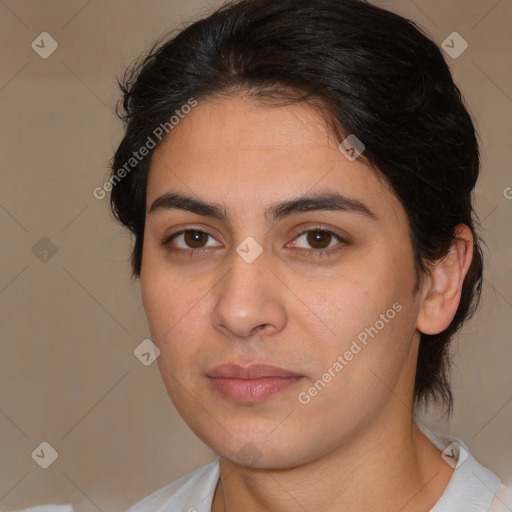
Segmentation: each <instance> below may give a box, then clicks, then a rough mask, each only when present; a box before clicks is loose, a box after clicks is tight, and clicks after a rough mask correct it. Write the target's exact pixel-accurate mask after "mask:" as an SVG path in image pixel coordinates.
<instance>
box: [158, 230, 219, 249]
mask: <svg viewBox="0 0 512 512" xmlns="http://www.w3.org/2000/svg"><path fill="white" fill-rule="evenodd" d="M162 243H163V245H164V246H165V247H167V248H168V249H169V250H171V251H181V252H189V253H193V251H195V250H201V249H207V248H209V247H210V248H211V247H222V244H221V243H219V242H217V241H216V240H215V238H214V237H213V236H212V235H210V233H207V232H206V231H201V230H200V229H184V230H183V231H179V232H178V233H174V234H173V235H171V236H169V237H167V238H166V239H164V240H163V242H162Z"/></svg>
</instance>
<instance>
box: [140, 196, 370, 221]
mask: <svg viewBox="0 0 512 512" xmlns="http://www.w3.org/2000/svg"><path fill="white" fill-rule="evenodd" d="M175 209H177V210H186V211H189V212H192V213H196V214H197V215H203V216H206V217H213V218H215V219H219V220H221V221H227V222H229V221H230V216H229V214H228V213H227V211H226V210H225V209H224V208H223V206H222V205H220V204H219V203H208V202H206V201H203V200H201V199H197V198H194V197H191V196H188V195H184V194H180V193H176V192H167V193H165V194H163V195H161V196H160V197H158V198H157V199H155V200H154V201H153V203H152V204H151V207H150V208H149V210H148V213H149V214H150V213H154V212H158V211H166V210H175ZM322 210H323V211H341V212H347V213H353V214H357V215H361V216H363V217H366V218H368V219H370V220H373V221H377V220H378V217H377V215H375V213H374V212H372V210H370V208H369V207H368V206H366V205H365V204H364V203H362V202H361V201H358V200H357V199H351V198H349V197H346V196H344V195H343V194H341V193H340V192H331V191H329V192H327V191H324V192H318V193H315V194H309V195H304V196H301V197H297V198H294V199H290V200H287V201H284V202H280V203H275V204H273V205H272V206H271V207H270V208H269V209H268V210H267V211H266V212H265V218H266V220H267V221H268V222H269V223H273V222H276V221H278V220H281V219H284V218H285V217H289V216H290V215H293V214H296V213H303V212H312V211H322Z"/></svg>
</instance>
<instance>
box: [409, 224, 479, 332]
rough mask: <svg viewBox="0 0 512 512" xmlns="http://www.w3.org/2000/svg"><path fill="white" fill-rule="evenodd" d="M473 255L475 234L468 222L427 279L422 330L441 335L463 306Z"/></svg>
mask: <svg viewBox="0 0 512 512" xmlns="http://www.w3.org/2000/svg"><path fill="white" fill-rule="evenodd" d="M472 258H473V233H472V232H471V230H470V229H469V228H468V226H466V225H465V224H459V225H457V226H456V228H455V230H454V239H453V241H452V244H451V247H450V250H449V252H448V254H447V255H446V256H445V257H444V258H441V259H440V260H439V261H437V262H436V265H435V267H434V268H433V270H432V271H431V273H430V275H429V276H428V277H427V278H425V280H424V283H423V289H422V299H421V304H420V309H419V312H418V321H417V324H416V328H417V329H418V330H419V331H420V332H422V333H424V334H438V333H440V332H442V331H444V330H445V329H446V328H447V327H448V326H449V325H450V323H451V321H452V320H453V317H454V316H455V313H456V312H457V308H458V307H459V302H460V296H461V293H462V285H463V283H464V278H465V277H466V274H467V272H468V270H469V267H470V265H471V260H472Z"/></svg>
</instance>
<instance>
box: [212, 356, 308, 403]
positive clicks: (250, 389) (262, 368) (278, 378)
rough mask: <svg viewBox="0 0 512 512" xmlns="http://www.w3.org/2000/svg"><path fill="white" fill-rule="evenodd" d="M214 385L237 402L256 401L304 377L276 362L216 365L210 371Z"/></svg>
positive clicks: (218, 390)
mask: <svg viewBox="0 0 512 512" xmlns="http://www.w3.org/2000/svg"><path fill="white" fill-rule="evenodd" d="M207 377H208V380H209V382H210V385H211V386H212V388H213V389H214V390H215V391H216V392H217V393H219V394H220V395H221V396H223V397H224V398H227V399H229V400H232V401H235V402H242V403H257V402H261V401H263V400H266V399H268V398H270V397H271V396H273V395H275V394H277V393H279V392H282V391H284V390H285V389H288V388H290V387H291V386H293V385H295V384H297V383H298V382H299V381H301V380H302V379H304V376H302V375H298V374H296V373H294V372H291V371H289V370H285V369H283V368H278V367H277V366H271V365H264V364H253V365H251V366H248V367H245V368H244V367H242V366H239V365H235V364H225V365H220V366H216V367H215V368H213V369H212V370H210V371H209V372H208V374H207Z"/></svg>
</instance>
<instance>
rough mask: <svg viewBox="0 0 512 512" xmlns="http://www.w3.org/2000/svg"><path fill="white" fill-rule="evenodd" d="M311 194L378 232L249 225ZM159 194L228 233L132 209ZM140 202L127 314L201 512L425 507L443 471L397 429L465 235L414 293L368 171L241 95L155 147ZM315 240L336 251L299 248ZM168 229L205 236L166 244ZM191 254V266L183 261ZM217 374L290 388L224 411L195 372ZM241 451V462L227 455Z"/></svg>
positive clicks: (300, 114)
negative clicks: (203, 484) (148, 344)
mask: <svg viewBox="0 0 512 512" xmlns="http://www.w3.org/2000/svg"><path fill="white" fill-rule="evenodd" d="M319 191H331V192H335V191H337V192H341V193H342V194H344V195H345V196H347V197H349V198H351V199H356V200H359V201H361V202H362V203H364V204H365V205H366V206H367V207H368V208H369V209H370V210H371V211H372V212H373V213H374V214H375V215H376V217H377V220H372V219H370V218H368V217H366V216H364V215H361V214H358V213H354V212H343V211H324V210H317V211H310V212H299V213H294V214H293V215H290V216H289V217H285V218H282V219H280V220H277V221H274V222H269V221H268V219H266V218H265V216H264V213H265V211H266V210H267V209H268V208H270V207H271V206H272V205H273V204H274V203H277V202H282V201H287V200H291V199H294V198H297V197H300V196H302V195H306V194H311V193H315V192H319ZM167 192H175V193H181V194H186V195H189V196H192V197H194V198H199V199H202V200H204V201H208V202H215V203H218V204H219V205H222V207H223V208H224V209H225V210H226V211H227V213H228V215H229V221H223V220H219V219H216V218H212V217H209V216H205V215H198V214H197V213H193V212H190V211H185V210H181V209H156V210H154V211H152V212H149V210H150V207H151V205H152V203H153V201H155V199H157V198H158V197H160V196H161V195H162V194H164V193H167ZM147 205H148V213H147V215H146V226H145V234H144V246H143V258H142V270H141V286H142V297H143V302H144V307H145V310H146V313H147V316H148V321H149V324H150V329H151V334H152V339H153V341H154V343H155V344H156V345H157V346H158V347H159V349H160V351H161V355H160V357H159V358H158V364H159V368H160V371H161V374H162V378H163V380H164V383H165V386H166V388H167V391H168V393H169V396H170V397H171V399H172V401H173V403H174V405H175V407H176V408H177V410H178V412H179V413H180V415H181V416H182V417H183V419H184V420H185V421H186V422H187V424H188V425H189V426H190V428H191V429H192V430H193V431H194V432H195V433H196V434H197V436H198V437H199V438H200V439H202V440H203V441H204V442H205V443H206V444H207V445H208V446H210V447H211V448H212V450H214V451H215V452H216V453H217V454H218V455H219V458H220V472H221V481H220V482H219V484H218V486H217V488H216V491H215V495H214V499H213V504H212V511H213V512H219V511H223V510H225V511H226V512H234V511H238V510H244V511H246V512H251V511H261V510H272V511H279V512H287V511H292V510H293V511H296V510H302V509H301V507H303V509H305V510H310V511H311V510H323V511H324V512H329V511H337V512H339V511H340V510H344V511H345V510H346V511H355V510H365V511H397V512H398V511H399V510H400V511H405V510H414V511H422V510H425V511H427V510H430V508H431V507H432V506H433V505H434V504H435V503H436V501H437V500H438V499H439V497H440V496H441V494H442V493H443V492H444V490H445V488H446V486H447V485H448V482H449V480H450V477H451V475H452V473H453V470H452V469H451V468H450V466H448V465H447V464H446V463H445V462H444V461H443V460H442V458H441V454H440V452H439V450H438V449H437V448H436V447H435V446H434V445H433V444H432V443H431V442H430V441H429V440H428V439H427V438H426V437H425V436H424V435H423V434H422V433H421V431H420V430H419V429H418V428H417V427H416V426H415V424H414V423H413V384H414V375H415V365H416V358H417V352H418V343H419V339H420V332H424V333H429V334H433V333H437V332H440V331H442V330H443V329H445V328H446V327H447V326H448V325H449V323H450V321H451V319H452V318H453V316H454V314H455V312H456V309H457V306H458V303H459V300H460V293H461V288H462V283H463V280H464V276H465V275H466V272H467V270H468V268H469V264H470V262H471V257H472V246H473V241H472V235H471V231H470V230H469V229H468V228H467V227H466V226H463V225H460V226H458V231H457V234H456V238H455V239H454V243H453V245H452V250H451V251H450V254H449V255H448V256H447V257H446V258H444V259H443V260H441V261H440V262H438V264H437V266H436V268H435V269H434V270H433V272H432V273H431V274H430V275H429V276H426V277H425V278H424V279H423V280H422V285H421V289H420V291H419V292H418V293H417V294H414V293H413V287H414V282H415V271H414V266H413V252H412V246H411V242H410V238H409V234H408V226H407V220H406V215H405V212H404V209H403V207H402V205H401V203H400V202H399V201H398V199H396V198H395V197H394V196H393V195H392V194H391V193H390V191H389V190H388V189H387V188H386V187H385V186H384V185H383V183H382V182H381V181H380V180H379V179H378V178H377V175H376V173H375V171H374V170H373V169H372V168H371V167H369V166H368V165H367V164H366V163H365V162H364V161H363V160H362V159H361V158H359V159H357V160H355V161H350V160H349V159H347V158H346V157H345V156H344V155H342V154H341V152H340V150H339V149H338V143H337V142H336V140H335V139H334V138H333V136H332V135H331V133H330V132H329V130H328V128H327V127H326V125H325V122H324V121H323V120H322V118H321V117H320V116H319V115H318V113H317V112H316V111H314V110H313V109H312V108H311V107H310V106H308V105H306V104H295V105H291V106H286V107H275V106H270V105H268V104H266V105H265V104H262V103H260V102H258V101H257V100H255V99H251V98H248V97H244V96H241V95H240V96H230V97H224V98H216V99H208V100H201V101H200V102H199V104H198V106H196V107H195V108H194V109H193V110H192V112H191V113H190V114H188V115H187V116H186V118H185V119H183V120H182V121H180V124H179V125H177V126H176V127H175V128H174V129H173V131H172V132H171V133H170V136H169V137H168V138H167V139H165V140H164V141H163V143H162V144H161V145H160V146H158V147H157V148H156V150H155V152H154V155H153V158H152V163H151V168H150V174H149V180H148V188H147ZM318 226H320V227H321V228H322V229H325V230H329V231H331V232H333V233H335V234H337V235H339V236H340V237H341V238H343V239H344V240H345V242H340V241H339V240H338V239H337V238H336V237H334V236H332V237H329V235H326V236H325V238H320V240H319V241H317V240H318V239H315V238H312V237H311V236H310V237H309V238H308V235H307V233H306V234H305V235H301V233H304V232H305V231H307V230H312V231H314V230H315V229H318ZM185 229H189V230H190V229H196V230H197V229H199V230H202V231H205V232H207V233H209V234H210V235H211V236H207V235H204V238H201V237H199V241H197V239H194V238H190V237H189V238H186V237H185V236H183V235H182V236H177V237H175V238H173V239H171V241H168V237H169V235H172V234H174V233H179V232H180V231H182V230H185ZM189 235H190V233H189ZM310 235H311V233H310ZM248 236H250V237H253V238H254V239H255V240H256V241H257V242H258V244H259V245H260V246H261V248H262V253H261V254H260V255H259V257H258V258H257V259H256V260H255V261H253V262H252V263H247V262H246V261H245V260H244V259H243V258H242V257H241V256H240V255H239V254H238V253H237V252H236V248H237V247H238V246H239V245H240V244H241V243H242V241H244V239H245V238H246V237H248ZM165 240H167V242H168V246H167V247H166V246H165V244H164V243H163V242H164V241H165ZM187 241H188V245H187ZM194 243H195V244H194ZM169 247H173V248H174V249H176V252H172V251H170V250H169ZM326 248H327V249H326ZM193 249H197V250H198V251H200V250H201V249H202V252H196V253H195V254H194V255H193V256H190V251H192V250H193ZM308 249H309V250H312V249H313V250H317V251H318V250H320V249H326V250H333V249H337V250H333V252H331V253H330V255H328V254H325V253H324V254H323V255H321V256H318V254H317V255H314V254H307V250H308ZM395 303H399V304H400V305H401V306H402V309H401V310H400V312H399V313H397V314H396V315H395V316H394V318H393V319H392V320H390V321H389V322H387V323H385V326H384V327H383V328H382V329H381V330H379V332H378V334H377V335H376V336H374V337H373V338H369V340H368V343H367V345H366V346H364V347H363V348H362V350H361V351H360V352H358V353H357V355H356V356H354V358H353V359H352V360H351V361H349V362H348V364H347V365H346V366H344V368H343V369H342V371H341V372H339V373H336V376H335V377H334V378H332V379H331V380H330V382H329V383H328V384H327V385H326V386H325V387H324V388H323V389H322V390H321V391H320V392H318V393H317V395H316V396H314V397H312V398H311V401H310V402H309V403H308V404H302V403H300V401H299V400H298V393H300V392H301V391H307V390H308V389H309V388H310V387H311V386H312V385H313V384H314V383H315V382H316V381H317V380H318V379H319V378H320V377H321V376H322V374H324V373H325V372H326V371H327V370H328V368H332V366H333V363H334V362H335V361H336V360H337V357H338V356H339V355H340V354H344V353H345V352H346V351H347V350H349V348H350V346H351V343H352V341H353V340H354V339H356V337H357V335H358V334H359V333H361V332H362V331H364V329H365V328H368V327H370V326H374V325H375V323H376V321H377V320H379V318H381V317H380V315H381V314H383V313H385V312H386V311H387V310H389V309H390V308H391V307H392V305H393V304H395ZM222 363H237V364H240V365H242V366H247V365H249V364H252V363H266V364H273V365H275V366H278V367H281V368H285V369H287V370H290V371H293V372H295V373H298V374H300V375H301V376H303V379H302V381H300V382H299V383H297V384H296V385H294V386H292V387H291V388H288V389H287V390H285V391H282V392H280V393H278V394H276V395H273V396H272V397H270V398H268V399H266V400H264V401H262V402H259V403H251V404H247V403H237V402H234V401H231V400H228V399H226V398H224V397H223V396H221V395H220V394H219V393H217V392H216V391H215V390H214V389H212V388H211V386H210V385H209V382H208V379H207V377H206V374H207V373H208V371H209V370H210V369H212V368H213V367H214V366H216V365H218V364H222ZM247 443H251V445H247ZM244 446H245V450H246V451H247V449H248V448H247V446H251V447H252V450H253V452H254V453H255V455H254V457H253V460H252V461H247V460H245V461H243V460H241V458H240V456H239V455H238V453H239V451H240V450H241V449H242V448H243V447H244ZM242 453H243V451H242Z"/></svg>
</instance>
